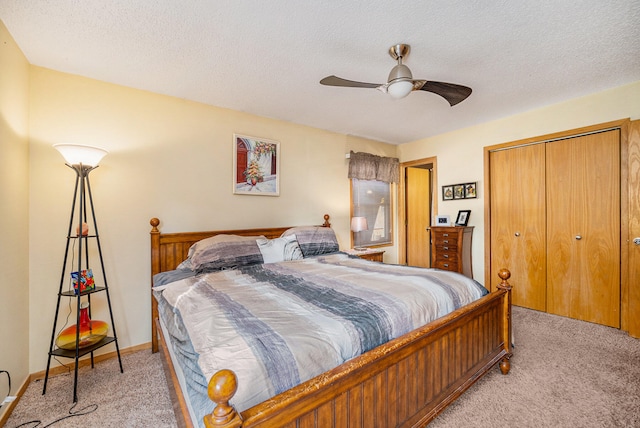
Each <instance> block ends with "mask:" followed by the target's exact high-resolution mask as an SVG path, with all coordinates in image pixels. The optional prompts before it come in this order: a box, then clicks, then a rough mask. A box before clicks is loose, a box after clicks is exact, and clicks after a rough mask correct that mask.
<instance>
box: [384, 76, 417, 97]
mask: <svg viewBox="0 0 640 428" xmlns="http://www.w3.org/2000/svg"><path fill="white" fill-rule="evenodd" d="M411 91H413V81H412V80H410V79H398V80H395V81H393V82H391V83H389V86H388V87H387V92H388V93H389V95H391V98H394V99H397V100H399V99H401V98H404V97H406V96H407V95H409V94H410V93H411Z"/></svg>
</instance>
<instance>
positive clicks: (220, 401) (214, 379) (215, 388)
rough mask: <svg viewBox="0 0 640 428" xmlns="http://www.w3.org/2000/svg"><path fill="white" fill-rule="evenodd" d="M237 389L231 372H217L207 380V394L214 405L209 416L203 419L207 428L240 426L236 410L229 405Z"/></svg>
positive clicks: (235, 380) (233, 374)
mask: <svg viewBox="0 0 640 428" xmlns="http://www.w3.org/2000/svg"><path fill="white" fill-rule="evenodd" d="M237 389H238V378H237V377H236V374H235V373H234V372H233V371H231V370H227V369H224V370H219V371H217V372H216V373H215V374H214V375H213V376H211V379H210V380H209V387H208V388H207V393H208V394H209V398H210V399H211V401H213V402H214V403H216V407H215V408H214V409H213V412H211V414H210V415H206V416H205V417H204V425H205V426H206V427H207V428H237V427H241V426H242V419H241V418H240V415H239V414H238V412H237V411H236V409H235V408H234V407H233V406H231V405H230V404H229V400H231V398H232V397H233V395H234V394H235V393H236V390H237Z"/></svg>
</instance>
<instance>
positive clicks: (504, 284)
mask: <svg viewBox="0 0 640 428" xmlns="http://www.w3.org/2000/svg"><path fill="white" fill-rule="evenodd" d="M498 276H499V277H500V279H501V280H502V281H501V282H500V284H498V285H497V287H498V288H502V289H503V290H511V284H509V281H508V279H509V278H511V272H509V269H505V268H502V269H500V272H498Z"/></svg>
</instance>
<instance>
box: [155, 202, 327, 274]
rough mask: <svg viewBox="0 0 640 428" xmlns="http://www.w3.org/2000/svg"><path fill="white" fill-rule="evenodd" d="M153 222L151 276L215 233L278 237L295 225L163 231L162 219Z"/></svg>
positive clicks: (169, 266)
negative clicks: (160, 228) (160, 226)
mask: <svg viewBox="0 0 640 428" xmlns="http://www.w3.org/2000/svg"><path fill="white" fill-rule="evenodd" d="M149 224H151V277H152V278H153V275H155V274H157V273H160V272H165V271H168V270H173V269H175V268H176V267H177V266H178V265H179V264H180V263H181V262H182V261H183V260H184V259H186V258H187V253H188V252H189V248H190V247H191V246H192V245H193V244H195V243H196V242H198V241H200V240H202V239H205V238H209V237H211V236H215V235H239V236H259V235H263V236H265V237H267V238H269V239H273V238H278V237H279V236H280V235H282V233H283V232H284V231H285V230H287V229H290V228H291V227H293V226H286V227H263V228H257V229H236V230H211V231H206V232H176V233H161V232H160V230H159V229H158V226H159V225H160V220H158V219H157V218H152V219H151V220H150V221H149ZM321 226H322V227H331V223H329V214H325V215H324V223H323V224H322V225H321Z"/></svg>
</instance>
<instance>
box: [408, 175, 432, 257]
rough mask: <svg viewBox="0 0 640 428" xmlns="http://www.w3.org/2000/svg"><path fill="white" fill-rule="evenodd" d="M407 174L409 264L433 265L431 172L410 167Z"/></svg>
mask: <svg viewBox="0 0 640 428" xmlns="http://www.w3.org/2000/svg"><path fill="white" fill-rule="evenodd" d="M406 175H407V177H406V204H407V219H406V221H407V239H406V240H407V264H408V265H409V266H419V267H431V261H430V253H431V247H430V233H429V228H430V227H431V178H430V177H431V172H430V171H429V170H428V169H424V168H414V167H410V168H407V169H406Z"/></svg>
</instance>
